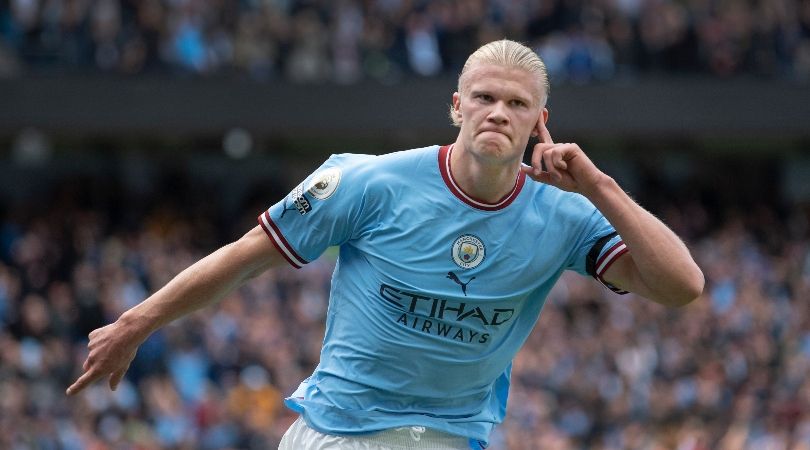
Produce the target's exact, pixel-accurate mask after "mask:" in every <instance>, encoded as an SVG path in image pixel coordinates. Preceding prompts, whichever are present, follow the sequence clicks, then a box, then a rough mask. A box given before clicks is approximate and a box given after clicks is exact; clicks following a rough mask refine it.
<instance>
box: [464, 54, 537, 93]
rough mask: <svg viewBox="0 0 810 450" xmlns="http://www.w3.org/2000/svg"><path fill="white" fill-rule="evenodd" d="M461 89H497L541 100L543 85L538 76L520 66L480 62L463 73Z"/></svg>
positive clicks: (468, 90)
mask: <svg viewBox="0 0 810 450" xmlns="http://www.w3.org/2000/svg"><path fill="white" fill-rule="evenodd" d="M459 81H460V85H459V89H460V90H461V91H462V92H471V91H477V90H486V91H497V92H503V93H505V94H512V95H519V96H521V97H526V98H532V99H533V100H535V101H539V100H540V99H541V97H542V91H543V89H542V85H541V83H540V80H539V79H538V78H537V76H536V75H535V74H533V73H531V72H529V71H528V70H526V69H522V68H520V67H511V66H502V65H497V64H486V63H479V64H476V65H474V66H472V67H470V68H469V69H467V72H465V73H464V75H462V77H461V79H460V80H459Z"/></svg>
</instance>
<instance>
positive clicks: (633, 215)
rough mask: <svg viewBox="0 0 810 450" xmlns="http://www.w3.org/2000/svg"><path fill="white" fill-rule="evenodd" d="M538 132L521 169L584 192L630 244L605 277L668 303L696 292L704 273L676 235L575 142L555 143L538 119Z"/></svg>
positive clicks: (677, 303) (686, 299)
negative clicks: (529, 159) (538, 138)
mask: <svg viewBox="0 0 810 450" xmlns="http://www.w3.org/2000/svg"><path fill="white" fill-rule="evenodd" d="M538 131H539V134H540V136H541V138H542V142H541V143H539V144H537V145H535V147H534V152H533V154H532V166H531V167H529V166H523V168H522V170H523V171H524V172H526V174H527V175H528V176H529V177H531V178H532V179H534V180H535V181H540V182H543V183H548V184H551V185H553V186H556V187H558V188H560V189H564V190H567V191H571V192H578V193H580V194H582V195H584V196H585V197H587V198H588V199H589V200H590V201H591V203H593V204H594V206H596V207H597V208H598V209H599V211H601V212H602V214H604V216H605V218H607V220H608V221H609V222H610V224H611V225H613V227H614V228H616V231H617V232H618V233H619V234H620V235H621V237H622V240H623V241H624V243H625V244H626V245H627V248H628V249H629V252H628V253H626V254H624V255H623V256H620V257H619V258H618V259H616V260H615V262H614V263H613V264H612V265H611V266H610V268H608V270H607V271H606V272H605V274H604V275H603V278H604V279H605V281H607V282H609V283H610V284H612V285H614V286H617V287H620V288H622V289H625V290H628V291H631V292H635V293H636V294H639V295H641V296H643V297H646V298H648V299H650V300H653V301H655V302H658V303H661V304H664V305H668V306H681V305H685V304H687V303H689V302H691V301H692V300H694V299H696V298H697V297H698V296H700V294H701V292H702V291H703V285H704V278H703V273H702V272H701V270H700V268H699V267H698V266H697V264H696V263H695V261H694V260H693V259H692V256H691V255H690V254H689V250H688V249H687V248H686V246H685V245H684V244H683V242H682V241H681V239H680V238H678V236H677V235H675V233H674V232H672V230H670V229H669V228H668V227H667V226H666V225H664V223H663V222H661V221H660V220H658V219H657V218H656V217H655V216H653V215H652V214H650V213H649V212H648V211H646V210H645V209H644V208H642V207H641V206H639V205H638V204H637V203H636V202H635V201H633V199H632V198H630V197H629V196H628V195H627V194H626V193H625V192H624V191H623V190H622V189H621V187H619V185H618V184H617V183H616V181H615V180H613V178H611V177H609V176H608V175H606V174H605V173H603V172H602V171H600V170H599V169H598V168H597V167H596V166H595V165H594V164H593V162H591V160H590V159H589V158H588V157H587V155H585V153H584V152H583V151H582V149H580V148H579V146H578V145H576V144H555V143H554V142H553V141H552V139H551V136H550V134H549V132H548V129H547V128H546V126H545V123H543V121H542V120H540V121H539V123H538ZM543 164H545V169H546V170H543V166H542V165H543Z"/></svg>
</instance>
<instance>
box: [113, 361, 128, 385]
mask: <svg viewBox="0 0 810 450" xmlns="http://www.w3.org/2000/svg"><path fill="white" fill-rule="evenodd" d="M127 370H129V366H126V367H124V368H123V369H121V370H116V371H115V372H113V374H112V375H110V389H112V390H113V391H114V390H116V389H118V384H119V383H120V382H121V380H122V379H123V378H124V374H125V373H127Z"/></svg>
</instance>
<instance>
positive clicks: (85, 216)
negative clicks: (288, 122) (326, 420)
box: [0, 185, 810, 450]
mask: <svg viewBox="0 0 810 450" xmlns="http://www.w3.org/2000/svg"><path fill="white" fill-rule="evenodd" d="M198 189H199V188H198V187H196V186H195V188H190V187H186V188H185V189H173V190H168V189H167V190H166V191H165V192H166V194H165V195H164V196H162V197H161V198H160V199H154V198H153V199H151V200H150V201H149V202H138V201H135V200H132V199H129V198H127V197H126V196H125V195H122V194H120V189H116V188H115V186H112V187H111V186H104V185H95V186H91V187H89V188H88V191H89V192H91V194H90V195H89V197H87V196H85V197H86V198H85V197H83V196H82V195H80V193H76V192H75V191H74V192H71V191H68V192H67V193H65V191H64V190H62V189H61V188H60V189H59V192H60V194H57V195H55V196H53V197H51V198H50V199H49V200H45V199H38V200H36V201H32V202H30V203H29V202H25V203H22V202H21V203H14V204H12V203H2V204H0V448H3V449H9V450H17V449H31V448H36V449H45V450H49V449H64V450H80V449H82V450H85V449H112V448H115V449H144V450H146V449H266V448H275V447H274V446H275V445H277V443H278V440H279V439H280V436H281V435H282V434H283V432H284V430H285V429H286V428H287V427H288V426H289V424H290V423H291V422H292V421H293V420H294V418H295V416H294V414H292V413H291V412H290V411H288V410H287V409H286V408H284V407H283V404H282V399H283V397H284V396H286V395H289V394H290V393H291V392H292V390H293V389H294V388H295V387H296V386H297V384H298V383H299V382H300V381H301V379H303V378H304V377H305V376H307V375H308V374H309V373H310V372H311V370H312V369H313V368H314V366H315V364H316V363H317V360H318V354H319V351H320V345H321V340H322V337H323V333H324V326H323V324H324V319H325V312H326V306H327V300H328V299H327V297H328V286H329V279H330V275H331V270H332V268H333V264H334V259H333V257H331V256H330V255H325V256H324V257H322V258H321V259H319V260H318V261H316V262H313V263H311V264H309V265H308V266H306V267H305V268H304V269H302V270H295V269H292V268H287V267H284V268H280V269H277V270H272V271H269V272H267V273H265V274H264V275H262V276H261V277H259V278H257V279H255V280H253V281H251V282H250V283H249V284H247V285H245V286H244V287H243V288H241V289H239V290H238V291H237V292H235V293H234V294H233V295H231V296H230V297H229V298H227V299H226V300H224V301H223V302H221V303H219V304H217V305H214V306H211V307H209V308H207V309H205V310H203V311H200V312H198V313H195V314H193V315H192V316H189V317H187V318H185V319H182V320H180V321H178V322H176V323H174V324H172V325H170V326H168V327H166V328H164V329H162V330H161V331H159V332H157V333H155V334H154V335H153V336H152V337H150V338H149V339H148V340H147V341H146V343H145V344H144V345H143V346H142V347H141V349H140V351H139V353H138V354H137V357H136V359H135V360H134V362H133V364H132V366H131V368H130V370H129V372H128V374H127V377H126V378H125V380H124V381H123V382H122V384H121V385H120V386H119V388H118V390H117V391H115V392H112V391H110V390H109V388H108V387H107V386H106V385H105V384H104V383H96V384H95V385H93V386H91V387H89V388H88V389H87V390H86V391H85V392H83V393H81V394H79V395H78V396H76V397H71V398H68V397H66V396H65V394H64V390H65V388H66V387H67V386H68V385H69V384H70V382H71V381H72V380H73V379H75V377H77V376H78V375H79V374H80V372H81V363H82V362H83V360H84V357H85V356H86V348H85V346H86V335H87V333H88V332H90V331H91V330H92V329H94V328H96V327H99V326H102V325H104V324H107V323H110V322H111V321H113V320H115V319H116V318H117V317H118V315H119V314H120V313H121V312H122V311H124V310H125V309H127V308H130V307H132V306H133V305H135V304H137V303H138V302H140V301H142V300H143V299H144V298H146V297H147V296H148V295H149V294H150V293H151V292H153V291H154V290H156V289H158V288H159V287H161V286H162V285H164V284H165V283H166V282H167V281H168V280H169V279H170V278H171V277H172V276H173V275H174V274H176V273H178V272H179V271H180V270H182V269H183V268H185V267H187V266H188V265H189V264H191V263H193V262H194V261H196V260H197V259H198V258H200V257H202V256H204V255H205V254H207V253H208V252H210V251H212V250H213V249H214V248H216V247H217V246H218V245H221V244H223V243H225V242H227V241H229V240H232V239H234V238H236V237H238V236H239V235H240V233H241V232H244V231H246V230H247V229H249V228H250V227H252V226H254V225H255V216H256V215H257V214H258V213H259V212H260V211H261V210H262V209H263V208H265V207H266V206H269V204H266V203H262V202H268V201H269V202H272V201H274V200H273V199H267V198H265V199H263V200H262V201H260V202H258V203H256V204H251V205H247V204H246V205H245V208H244V215H243V216H239V217H230V218H228V220H225V221H223V220H219V219H218V216H217V214H216V212H215V211H211V210H209V209H207V208H209V207H210V203H211V202H209V201H207V199H208V198H210V197H208V195H207V194H206V193H204V192H201V191H200V190H198ZM195 192H196V194H195ZM265 194H266V192H265ZM276 194H278V195H283V194H280V193H276ZM276 198H277V197H276ZM654 206H655V207H654V209H655V210H656V212H657V213H658V214H659V215H660V216H661V217H663V218H664V220H665V221H666V222H667V223H668V224H670V225H671V226H672V227H673V228H674V229H675V230H676V231H677V232H678V233H679V234H680V235H681V236H683V237H684V238H685V239H686V241H687V242H688V244H689V246H690V247H691V249H692V251H693V253H694V255H695V256H696V259H697V260H698V262H699V264H700V265H701V267H702V268H703V270H704V271H705V274H706V276H707V285H706V290H705V293H704V294H703V296H702V297H701V298H700V299H699V300H697V301H696V302H694V303H693V304H691V305H689V306H687V307H685V308H681V309H668V308H664V307H661V306H658V305H655V304H653V303H650V302H647V301H644V300H642V299H639V298H637V297H635V296H633V295H628V296H616V295H614V294H612V293H610V292H609V291H607V290H606V289H604V288H602V287H601V286H600V285H598V284H597V283H596V282H595V281H593V280H591V279H588V278H584V277H581V276H579V275H575V274H571V275H565V276H564V277H563V279H562V280H561V281H560V283H558V285H557V286H556V287H555V289H554V290H553V291H552V294H551V295H550V297H549V299H548V301H547V305H546V307H545V310H544V312H543V314H542V315H541V318H540V321H539V324H538V326H537V328H536V330H535V332H534V334H532V335H531V336H530V338H529V341H528V342H527V345H526V346H525V348H524V349H523V350H522V351H521V352H520V353H519V355H518V356H517V358H516V359H515V362H514V369H513V373H512V379H513V388H512V392H511V395H512V396H511V399H510V401H509V409H508V417H507V419H506V421H505V423H504V424H503V425H501V426H499V427H497V428H496V431H495V432H494V434H493V436H492V438H493V441H492V447H491V448H493V449H508V450H525V449H544V450H584V449H597V450H664V449H668V450H671V449H677V450H709V449H721V450H762V449H768V450H810V377H808V376H807V374H808V373H809V372H810V308H808V307H807V304H806V301H807V299H808V298H810V209H807V208H804V209H803V208H794V209H791V210H788V211H787V212H784V211H783V212H779V211H777V210H776V209H775V208H774V207H773V204H771V205H769V206H767V207H759V208H749V209H748V211H751V212H753V213H751V214H742V213H734V212H733V211H731V212H729V213H728V214H723V215H721V216H718V215H717V214H714V213H713V211H711V208H709V207H708V206H707V205H706V204H705V203H703V202H701V201H698V200H689V201H686V202H679V203H673V204H658V205H654ZM715 212H716V211H715ZM718 217H719V218H718Z"/></svg>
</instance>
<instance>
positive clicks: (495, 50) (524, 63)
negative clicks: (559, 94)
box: [450, 39, 551, 127]
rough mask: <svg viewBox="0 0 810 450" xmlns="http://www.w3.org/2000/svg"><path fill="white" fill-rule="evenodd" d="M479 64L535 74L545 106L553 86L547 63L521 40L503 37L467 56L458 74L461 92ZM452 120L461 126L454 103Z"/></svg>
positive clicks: (541, 100) (451, 110) (542, 103)
mask: <svg viewBox="0 0 810 450" xmlns="http://www.w3.org/2000/svg"><path fill="white" fill-rule="evenodd" d="M478 64H494V65H498V66H503V67H514V68H517V69H523V70H525V71H527V72H529V73H530V74H533V75H535V77H536V79H537V82H538V91H540V92H539V94H540V104H541V105H543V106H545V104H546V101H547V100H548V94H549V91H550V90H551V86H550V85H549V82H548V73H547V72H546V65H545V64H543V60H541V59H540V57H539V56H537V53H535V52H534V50H532V49H530V48H529V47H526V46H525V45H523V44H521V43H520V42H515V41H510V40H509V39H501V40H499V41H492V42H490V43H488V44H484V45H482V46H481V47H479V48H478V50H476V51H474V52H473V53H472V54H471V55H470V57H469V58H467V62H465V63H464V67H463V68H462V69H461V74H460V75H459V76H458V88H457V89H458V92H459V93H462V92H463V89H464V87H465V81H466V78H467V77H466V76H465V75H467V73H468V72H469V71H470V69H472V68H473V67H475V66H476V65H478ZM450 120H452V122H453V125H455V126H457V127H458V126H461V121H460V120H459V117H458V111H456V109H455V108H454V107H453V105H450Z"/></svg>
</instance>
